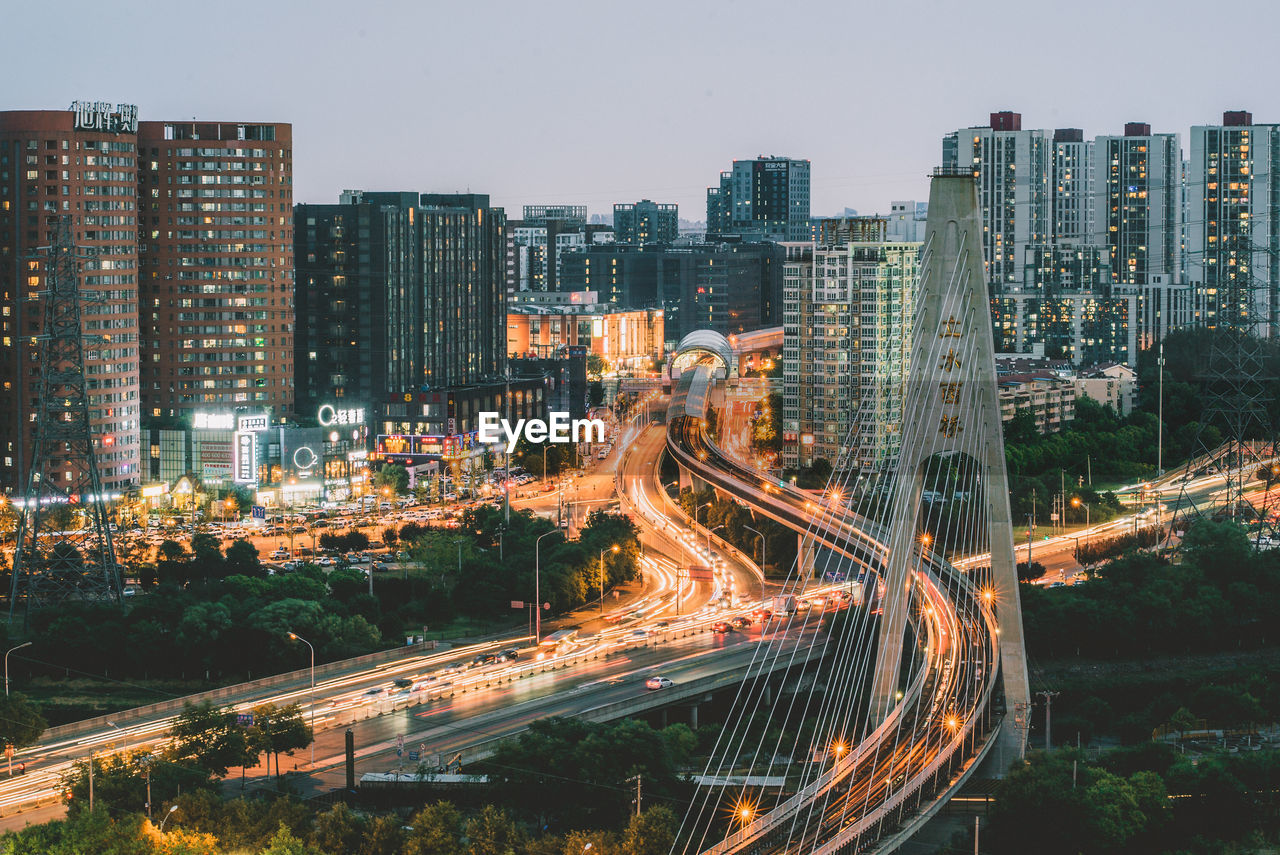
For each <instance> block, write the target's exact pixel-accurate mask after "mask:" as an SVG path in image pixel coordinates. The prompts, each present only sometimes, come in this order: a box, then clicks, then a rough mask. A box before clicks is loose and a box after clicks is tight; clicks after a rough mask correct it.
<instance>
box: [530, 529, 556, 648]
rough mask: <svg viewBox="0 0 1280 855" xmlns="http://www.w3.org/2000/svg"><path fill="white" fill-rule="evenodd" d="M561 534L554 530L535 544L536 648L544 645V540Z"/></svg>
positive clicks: (534, 606) (534, 639) (540, 536)
mask: <svg viewBox="0 0 1280 855" xmlns="http://www.w3.org/2000/svg"><path fill="white" fill-rule="evenodd" d="M559 533H560V530H559V529H553V530H552V531H548V532H546V533H544V534H540V535H538V539H537V540H535V541H534V542H533V611H534V614H535V615H537V619H536V620H535V621H534V627H533V643H534V646H537V645H539V644H541V643H542V538H544V537H550V536H551V535H553V534H559Z"/></svg>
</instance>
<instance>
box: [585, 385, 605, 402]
mask: <svg viewBox="0 0 1280 855" xmlns="http://www.w3.org/2000/svg"><path fill="white" fill-rule="evenodd" d="M603 403H604V384H603V383H601V382H600V381H599V380H592V381H591V383H590V385H588V386H587V406H589V407H591V408H592V409H595V408H596V407H599V406H600V405H602V404H603Z"/></svg>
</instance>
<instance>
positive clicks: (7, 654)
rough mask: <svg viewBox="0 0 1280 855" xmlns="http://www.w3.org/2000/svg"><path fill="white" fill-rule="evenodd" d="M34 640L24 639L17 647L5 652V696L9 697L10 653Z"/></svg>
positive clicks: (30, 643)
mask: <svg viewBox="0 0 1280 855" xmlns="http://www.w3.org/2000/svg"><path fill="white" fill-rule="evenodd" d="M32 643H33V642H30V641H24V642H22V643H21V644H19V645H18V646H17V647H10V648H9V649H8V650H6V651H5V654H4V696H5V697H6V698H7V697H9V654H10V653H12V652H13V651H15V650H21V649H22V648H24V647H30V646H31V645H32Z"/></svg>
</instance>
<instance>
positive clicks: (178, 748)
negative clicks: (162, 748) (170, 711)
mask: <svg viewBox="0 0 1280 855" xmlns="http://www.w3.org/2000/svg"><path fill="white" fill-rule="evenodd" d="M169 735H170V737H171V738H172V740H173V741H172V742H171V743H170V744H169V755H170V757H172V758H173V759H175V760H189V761H191V762H193V763H195V764H196V765H197V766H199V767H200V768H202V769H205V770H207V771H208V772H209V774H210V775H214V776H216V777H219V778H222V777H225V776H226V774H227V770H228V769H230V768H231V767H233V766H245V765H248V764H249V763H250V762H251V761H253V760H254V759H255V758H256V752H255V751H254V748H253V746H252V745H251V744H250V740H249V732H248V729H247V728H246V727H245V726H244V725H241V724H240V723H239V718H238V716H237V715H236V712H235V710H234V709H232V708H230V707H227V708H222V707H217V706H214V704H213V702H212V701H202V702H200V703H198V704H191V703H185V704H183V706H182V712H181V713H179V714H178V715H177V717H175V718H174V720H173V726H172V727H171V728H170V729H169Z"/></svg>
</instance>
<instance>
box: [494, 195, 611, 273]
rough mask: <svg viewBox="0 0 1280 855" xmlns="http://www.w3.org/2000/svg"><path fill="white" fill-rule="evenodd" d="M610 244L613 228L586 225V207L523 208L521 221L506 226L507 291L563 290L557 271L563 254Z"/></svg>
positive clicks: (514, 221)
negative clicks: (597, 244) (591, 246)
mask: <svg viewBox="0 0 1280 855" xmlns="http://www.w3.org/2000/svg"><path fill="white" fill-rule="evenodd" d="M612 242H613V231H612V229H610V228H609V227H608V226H604V225H599V224H589V223H588V222H587V208H586V206H585V205H525V206H524V218H523V219H521V220H512V221H510V222H508V224H507V240H506V252H507V258H506V283H507V290H508V291H510V292H512V293H515V292H520V291H558V290H562V289H561V286H560V269H561V266H562V261H563V258H564V256H565V254H566V253H569V252H572V251H574V250H578V249H581V248H583V247H585V246H588V245H591V244H594V243H612Z"/></svg>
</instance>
